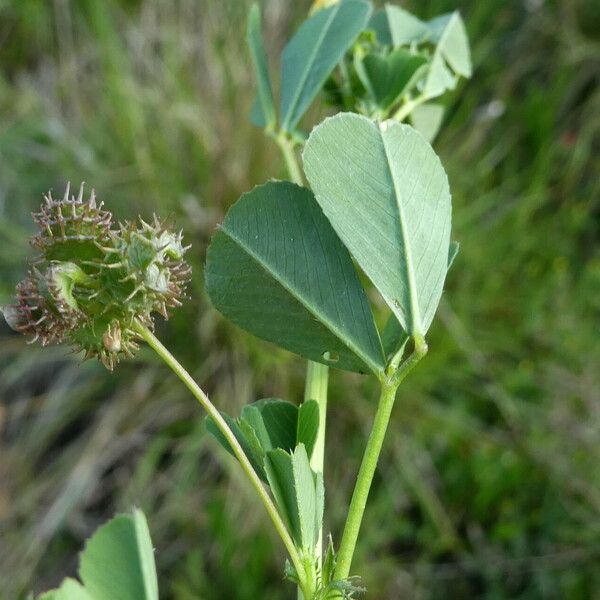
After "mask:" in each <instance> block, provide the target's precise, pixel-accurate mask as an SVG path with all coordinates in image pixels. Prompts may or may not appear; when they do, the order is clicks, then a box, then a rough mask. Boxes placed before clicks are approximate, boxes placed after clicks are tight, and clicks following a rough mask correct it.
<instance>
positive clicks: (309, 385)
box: [274, 131, 329, 600]
mask: <svg viewBox="0 0 600 600" xmlns="http://www.w3.org/2000/svg"><path fill="white" fill-rule="evenodd" d="M274 139H275V141H276V143H277V145H278V146H279V148H280V150H281V153H282V154H283V158H284V160H285V165H286V167H287V171H288V174H289V176H290V179H291V180H292V181H293V182H294V183H296V184H297V185H300V186H303V185H304V178H303V177H302V171H301V169H300V165H299V164H298V159H297V158H296V154H295V153H294V146H293V143H292V141H291V140H290V138H289V136H288V135H287V134H286V133H285V132H283V131H282V132H280V133H279V134H278V135H276V136H274ZM328 380H329V367H328V366H327V365H322V364H321V363H316V362H313V361H312V360H309V361H308V362H307V365H306V380H305V384H304V401H305V402H306V401H307V400H315V401H316V402H317V404H318V406H319V430H318V432H317V439H316V441H315V445H314V448H313V453H312V457H311V460H310V466H311V468H312V470H313V471H315V472H316V473H322V472H323V466H324V463H325V431H326V424H327V384H328ZM322 546H323V528H321V529H320V530H319V537H318V541H317V557H318V560H319V564H320V562H321V558H322ZM301 595H302V596H304V597H305V600H310V599H308V598H306V592H304V593H302V591H301V589H300V586H299V589H298V597H301Z"/></svg>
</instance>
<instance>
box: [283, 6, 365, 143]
mask: <svg viewBox="0 0 600 600" xmlns="http://www.w3.org/2000/svg"><path fill="white" fill-rule="evenodd" d="M370 15H371V4H370V3H369V2H366V1H365V0H344V1H343V2H338V3H337V4H334V5H333V6H331V7H329V8H326V9H323V10H319V11H318V12H316V13H315V14H314V15H313V16H312V17H310V18H309V19H308V20H307V21H305V22H304V23H303V24H302V26H301V27H300V29H298V31H297V32H296V34H295V35H294V37H293V38H292V39H291V40H290V42H289V43H288V45H287V46H286V47H285V50H284V51H283V59H282V64H281V110H280V112H281V127H282V129H284V130H286V131H290V132H291V131H293V130H294V129H295V127H296V125H297V124H298V121H299V120H300V119H301V118H302V115H303V114H304V113H305V112H306V110H307V109H308V107H309V106H310V104H311V103H312V101H313V100H314V99H315V96H316V95H317V94H318V92H319V90H320V89H321V87H322V86H323V84H324V83H325V80H326V79H327V77H328V76H329V74H330V73H331V71H333V69H334V67H335V66H336V65H337V64H338V62H339V61H340V60H341V59H342V57H343V56H344V53H345V52H346V50H347V49H348V48H349V47H350V46H351V45H352V43H353V42H354V40H355V39H356V37H357V36H358V34H359V33H360V32H361V31H362V30H363V29H364V28H365V25H366V24H367V22H368V20H369V16H370Z"/></svg>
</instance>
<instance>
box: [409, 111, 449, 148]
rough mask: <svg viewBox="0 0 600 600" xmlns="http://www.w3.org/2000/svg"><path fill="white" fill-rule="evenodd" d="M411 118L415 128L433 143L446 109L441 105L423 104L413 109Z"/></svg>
mask: <svg viewBox="0 0 600 600" xmlns="http://www.w3.org/2000/svg"><path fill="white" fill-rule="evenodd" d="M410 118H411V121H412V124H413V127H414V128H415V129H416V130H417V131H418V132H419V133H421V134H422V135H423V137H424V138H425V139H426V140H427V141H428V142H430V143H431V142H432V141H433V140H434V138H435V136H436V135H437V133H438V131H439V130H440V127H441V125H442V121H443V119H444V107H443V106H442V105H441V104H433V103H431V102H430V103H427V104H421V105H420V106H416V107H415V108H413V109H412V111H411V113H410Z"/></svg>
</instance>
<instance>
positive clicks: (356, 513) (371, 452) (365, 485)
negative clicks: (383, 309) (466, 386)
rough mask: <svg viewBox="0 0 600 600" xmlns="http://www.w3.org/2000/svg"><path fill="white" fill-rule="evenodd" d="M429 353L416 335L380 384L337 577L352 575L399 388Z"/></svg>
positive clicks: (344, 536) (339, 555) (342, 544)
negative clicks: (409, 351) (401, 360)
mask: <svg viewBox="0 0 600 600" xmlns="http://www.w3.org/2000/svg"><path fill="white" fill-rule="evenodd" d="M426 353H427V344H426V343H425V340H424V339H423V337H422V336H418V337H417V336H415V350H414V352H413V353H412V354H411V355H410V356H409V358H408V359H407V360H406V361H405V362H404V363H402V365H400V367H399V368H398V369H397V370H396V371H394V372H393V373H391V374H389V375H388V377H387V378H386V379H385V380H384V381H383V382H382V384H381V395H380V397H379V404H378V406H377V413H376V414H375V419H374V421H373V428H372V429H371V434H370V435H369V441H368V442H367V446H366V448H365V453H364V455H363V459H362V463H361V465H360V469H359V471H358V476H357V478H356V485H355V487H354V492H353V494H352V500H351V502H350V508H349V510H348V518H347V520H346V525H345V527H344V533H343V535H342V542H341V544H340V549H339V552H338V557H337V565H336V568H335V579H346V578H347V577H348V576H349V575H350V566H351V564H352V557H353V556H354V550H355V548H356V541H357V540H358V534H359V531H360V525H361V523H362V519H363V515H364V513H365V507H366V505H367V498H368V497H369V490H370V489H371V484H372V483H373V477H374V475H375V470H376V469H377V462H378V460H379V455H380V454H381V448H382V446H383V441H384V439H385V434H386V431H387V428H388V424H389V422H390V416H391V414H392V408H393V406H394V400H395V398H396V391H397V390H398V386H399V385H400V384H401V383H402V381H403V380H404V378H405V377H406V376H407V375H408V374H409V373H410V372H411V371H412V369H413V368H414V367H415V365H416V364H417V363H418V362H419V361H420V360H421V358H423V356H425V354H426Z"/></svg>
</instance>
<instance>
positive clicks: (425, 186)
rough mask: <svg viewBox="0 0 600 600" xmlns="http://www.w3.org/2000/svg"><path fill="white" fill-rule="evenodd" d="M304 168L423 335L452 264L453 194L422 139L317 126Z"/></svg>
mask: <svg viewBox="0 0 600 600" xmlns="http://www.w3.org/2000/svg"><path fill="white" fill-rule="evenodd" d="M304 168H305V171H306V175H307V177H308V180H309V181H310V184H311V186H312V189H313V190H314V192H315V194H316V197H317V201H318V202H319V204H320V205H321V207H322V209H323V212H324V213H325V214H326V215H327V217H328V218H329V220H330V222H331V224H332V225H333V227H334V229H335V230H336V232H337V233H338V235H339V236H340V238H341V239H342V241H343V242H344V243H345V245H346V247H347V248H348V249H349V250H350V252H351V253H352V254H353V256H354V258H355V259H356V261H357V262H358V264H359V265H360V266H361V268H362V269H363V270H364V272H365V273H366V274H367V276H368V277H369V278H370V279H371V281H372V282H373V283H374V284H375V287H377V289H378V290H379V292H380V293H381V295H382V296H383V298H384V300H385V301H386V302H387V304H388V306H389V307H390V308H391V309H392V311H393V312H394V314H395V315H396V317H397V319H398V320H399V322H400V324H401V325H402V327H403V328H404V329H405V331H406V332H407V333H408V334H410V335H414V334H422V335H424V334H425V333H426V332H427V329H428V328H429V325H430V324H431V321H432V319H433V316H434V314H435V311H436V309H437V305H438V303H439V300H440V297H441V294H442V288H443V286H444V279H445V277H446V271H447V266H448V246H449V244H450V219H451V214H450V212H451V207H450V191H449V189H448V178H447V177H446V173H445V171H444V168H443V167H442V164H441V162H440V160H439V158H438V157H437V156H436V154H435V152H434V151H433V149H432V148H431V146H430V145H429V144H428V143H427V142H426V141H425V139H424V138H423V137H422V136H421V134H419V133H418V132H417V131H415V130H414V129H413V128H412V127H409V126H408V125H402V124H400V123H397V122H395V121H386V122H384V123H381V124H379V125H378V124H376V123H374V122H372V121H370V120H369V119H367V118H365V117H362V116H359V115H355V114H347V113H342V114H338V115H336V116H335V117H331V118H329V119H327V120H326V121H324V122H323V123H322V124H321V125H319V126H318V127H316V128H315V129H314V130H313V132H312V134H311V136H310V138H309V140H308V142H307V144H306V148H305V150H304Z"/></svg>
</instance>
